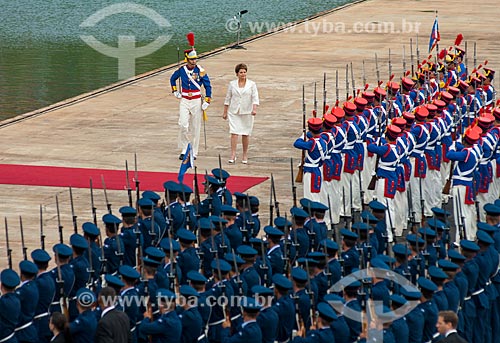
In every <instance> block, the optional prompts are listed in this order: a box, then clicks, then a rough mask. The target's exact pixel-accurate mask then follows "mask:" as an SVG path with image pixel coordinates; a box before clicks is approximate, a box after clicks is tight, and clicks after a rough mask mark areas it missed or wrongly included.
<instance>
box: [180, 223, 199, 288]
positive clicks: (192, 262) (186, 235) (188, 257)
mask: <svg viewBox="0 0 500 343" xmlns="http://www.w3.org/2000/svg"><path fill="white" fill-rule="evenodd" d="M177 237H179V243H180V245H181V252H180V253H179V255H178V256H177V263H178V264H179V268H180V269H181V279H180V284H181V285H184V284H186V283H187V273H189V272H190V271H191V270H194V271H198V270H199V269H200V258H199V257H198V254H197V253H196V248H195V247H194V242H196V235H195V234H194V233H192V232H191V231H189V230H186V229H184V228H182V229H179V231H177Z"/></svg>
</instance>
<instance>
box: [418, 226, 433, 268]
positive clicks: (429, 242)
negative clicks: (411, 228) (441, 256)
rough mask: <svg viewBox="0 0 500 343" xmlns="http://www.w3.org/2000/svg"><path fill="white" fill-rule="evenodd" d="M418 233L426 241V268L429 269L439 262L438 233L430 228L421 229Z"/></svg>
mask: <svg viewBox="0 0 500 343" xmlns="http://www.w3.org/2000/svg"><path fill="white" fill-rule="evenodd" d="M418 233H419V234H420V236H421V237H423V239H424V240H425V253H426V255H427V256H425V255H424V257H425V259H426V261H425V266H426V268H429V267H430V266H435V265H436V263H437V260H438V252H437V249H436V231H434V230H432V229H430V228H420V229H418Z"/></svg>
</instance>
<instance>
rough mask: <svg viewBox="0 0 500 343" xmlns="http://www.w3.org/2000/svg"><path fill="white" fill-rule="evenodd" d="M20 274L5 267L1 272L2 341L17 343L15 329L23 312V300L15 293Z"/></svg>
mask: <svg viewBox="0 0 500 343" xmlns="http://www.w3.org/2000/svg"><path fill="white" fill-rule="evenodd" d="M19 283H20V280H19V276H18V275H17V273H16V272H15V271H13V270H12V269H4V270H2V272H1V273H0V284H1V285H0V289H1V291H2V296H1V297H0V341H2V343H17V339H16V337H15V334H16V333H15V332H14V330H15V329H16V327H17V324H18V320H19V315H20V314H21V301H20V300H19V297H18V295H17V294H16V293H15V289H16V287H17V285H19Z"/></svg>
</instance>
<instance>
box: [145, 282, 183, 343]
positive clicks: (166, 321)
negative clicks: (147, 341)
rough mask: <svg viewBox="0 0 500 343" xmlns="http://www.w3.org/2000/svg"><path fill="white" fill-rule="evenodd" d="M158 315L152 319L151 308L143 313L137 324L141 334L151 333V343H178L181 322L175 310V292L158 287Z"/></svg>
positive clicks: (179, 340)
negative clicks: (140, 320) (140, 321)
mask: <svg viewBox="0 0 500 343" xmlns="http://www.w3.org/2000/svg"><path fill="white" fill-rule="evenodd" d="M155 294H156V301H157V302H158V306H159V311H160V317H159V318H158V319H156V320H154V319H153V312H152V310H151V308H149V309H148V311H147V312H146V313H145V314H144V320H143V321H142V323H141V325H140V326H139V331H140V334H141V335H145V336H147V335H151V340H152V342H153V343H162V342H169V343H180V342H181V336H182V323H181V321H180V319H179V316H178V315H177V313H176V312H175V298H176V297H175V293H172V292H171V291H169V290H168V289H164V288H160V289H158V290H157V291H156V293H155Z"/></svg>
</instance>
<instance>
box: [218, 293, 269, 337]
mask: <svg viewBox="0 0 500 343" xmlns="http://www.w3.org/2000/svg"><path fill="white" fill-rule="evenodd" d="M241 307H242V308H243V324H241V327H240V329H239V330H238V332H237V333H235V334H234V335H232V336H230V337H229V333H230V328H231V321H230V320H229V319H228V318H226V321H224V323H222V328H223V329H222V332H221V342H222V343H261V342H262V331H261V329H260V327H259V324H257V315H258V314H259V311H260V309H261V305H260V304H259V303H258V302H257V301H255V299H253V298H249V297H244V298H243V299H242V305H241Z"/></svg>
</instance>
